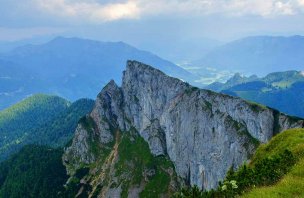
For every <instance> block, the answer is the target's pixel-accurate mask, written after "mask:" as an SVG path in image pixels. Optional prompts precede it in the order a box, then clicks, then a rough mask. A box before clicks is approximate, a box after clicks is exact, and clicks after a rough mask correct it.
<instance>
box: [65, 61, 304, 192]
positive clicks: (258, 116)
mask: <svg viewBox="0 0 304 198" xmlns="http://www.w3.org/2000/svg"><path fill="white" fill-rule="evenodd" d="M89 117H90V118H91V119H92V120H93V122H94V124H93V125H92V126H94V127H93V131H94V136H90V135H88V134H89V133H90V132H89V130H88V129H85V128H84V127H83V126H82V125H81V124H80V125H79V127H78V130H76V134H75V137H74V140H73V143H72V145H71V146H70V147H69V148H68V149H67V152H66V154H65V156H68V157H67V159H70V160H67V161H73V160H71V159H78V162H76V163H75V160H74V161H73V163H75V164H76V165H75V166H77V164H80V163H92V161H94V159H97V158H98V156H97V155H96V154H94V153H92V152H91V151H90V149H86V148H89V146H88V145H89V137H90V138H91V137H94V138H95V140H98V144H100V145H105V144H108V143H110V142H113V140H114V133H113V131H115V130H119V131H122V132H124V131H129V130H131V129H135V130H136V131H137V132H138V134H139V135H140V136H141V137H143V138H144V140H145V141H146V142H147V143H148V144H149V148H150V150H151V152H152V153H153V154H154V155H155V156H158V155H165V156H168V157H169V158H170V160H171V161H172V162H173V164H174V166H175V170H176V173H177V175H178V176H180V177H181V178H183V179H184V181H186V182H187V183H188V184H189V185H198V186H199V187H201V188H205V189H210V188H214V187H216V186H217V184H218V181H220V180H222V179H223V178H224V177H225V174H226V172H227V171H228V169H229V168H230V167H231V166H233V167H238V166H239V165H241V164H242V163H243V162H244V161H247V160H248V159H250V156H251V155H252V154H253V153H254V151H255V149H256V148H257V145H258V144H259V142H267V141H268V140H269V139H270V138H271V137H272V136H273V135H275V134H276V133H279V132H281V131H282V130H285V129H288V128H295V127H298V128H299V127H303V123H304V122H303V120H300V119H294V118H291V117H289V116H286V115H284V114H281V113H279V112H277V111H275V110H273V109H270V108H267V107H264V106H261V105H257V104H252V103H249V102H246V101H244V100H242V99H240V98H234V97H230V96H227V95H223V94H218V93H214V92H211V91H208V90H200V89H198V88H196V87H192V86H190V85H189V84H188V83H185V82H183V81H181V80H179V79H176V78H172V77H169V76H166V75H165V74H164V73H163V72H161V71H159V70H157V69H154V68H153V67H151V66H148V65H145V64H143V63H140V62H137V61H128V62H127V68H126V71H124V73H123V81H122V87H121V88H120V87H118V86H117V85H116V84H115V83H114V81H111V82H110V83H109V84H108V85H107V86H106V87H105V88H104V89H103V90H102V91H101V93H100V94H99V95H98V97H97V99H96V103H95V108H94V109H93V111H92V112H91V114H90V116H89ZM79 137H81V138H79ZM85 156H93V157H91V158H90V160H86V157H85ZM92 159H93V160H92ZM95 161H96V160H95Z"/></svg>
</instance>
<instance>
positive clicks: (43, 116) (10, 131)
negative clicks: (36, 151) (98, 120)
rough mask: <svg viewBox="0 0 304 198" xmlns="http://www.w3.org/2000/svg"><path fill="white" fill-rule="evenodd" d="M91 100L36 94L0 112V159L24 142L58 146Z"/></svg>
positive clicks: (86, 109) (70, 133) (67, 138)
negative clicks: (74, 100)
mask: <svg viewBox="0 0 304 198" xmlns="http://www.w3.org/2000/svg"><path fill="white" fill-rule="evenodd" d="M93 104H94V102H93V101H92V100H88V99H81V100H79V101H76V102H74V103H70V102H69V101H67V100H65V99H63V98H60V97H58V96H49V95H43V94H37V95H34V96H31V97H29V98H27V99H25V100H23V101H21V102H19V103H17V104H15V105H13V106H11V107H10V108H7V109H5V110H3V111H1V112H0V136H1V138H0V161H2V160H3V159H6V158H7V157H8V156H9V155H10V154H12V153H15V152H17V151H19V150H20V148H21V147H22V146H24V145H26V144H32V143H38V144H44V145H49V146H62V145H64V144H65V143H66V142H67V141H68V140H69V139H70V138H71V136H72V134H73V132H74V129H75V128H76V125H77V122H78V120H79V118H80V117H82V116H84V115H85V114H86V113H88V112H90V111H91V109H92V107H93Z"/></svg>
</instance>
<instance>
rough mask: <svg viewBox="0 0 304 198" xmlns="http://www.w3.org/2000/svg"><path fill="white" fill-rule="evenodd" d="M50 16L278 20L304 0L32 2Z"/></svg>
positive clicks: (303, 8) (102, 19)
mask: <svg viewBox="0 0 304 198" xmlns="http://www.w3.org/2000/svg"><path fill="white" fill-rule="evenodd" d="M33 1H35V2H36V5H38V7H39V9H42V10H43V11H46V12H48V13H49V14H53V15H57V16H63V17H68V18H69V19H77V20H79V21H88V20H89V21H91V22H105V21H113V20H119V19H138V18H140V17H144V16H157V15H166V14H175V15H210V14H223V15H228V16H244V15H257V16H262V17H275V16H280V15H295V14H302V13H303V12H304V0H182V1H181V0H126V1H120V2H117V1H113V2H112V3H111V1H108V3H100V1H97V0H78V1H68V0H33Z"/></svg>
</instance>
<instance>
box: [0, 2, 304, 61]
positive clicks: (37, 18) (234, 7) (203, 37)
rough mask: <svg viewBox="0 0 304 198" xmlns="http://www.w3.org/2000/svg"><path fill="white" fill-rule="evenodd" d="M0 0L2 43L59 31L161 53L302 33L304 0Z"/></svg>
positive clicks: (49, 34) (58, 33) (67, 34)
mask: <svg viewBox="0 0 304 198" xmlns="http://www.w3.org/2000/svg"><path fill="white" fill-rule="evenodd" d="M0 4H1V7H0V41H16V40H22V39H29V38H35V37H47V36H56V35H62V36H70V37H71V36H75V37H85V38H92V39H98V40H102V41H124V42H127V43H129V44H131V45H134V46H136V47H140V48H143V49H147V50H152V51H153V50H156V49H158V50H159V51H160V53H162V52H161V50H162V49H163V50H164V51H166V49H165V48H166V46H168V47H170V48H174V47H175V46H185V48H187V46H186V44H189V46H188V48H189V49H190V48H191V47H192V48H195V47H197V48H202V47H201V46H205V48H206V50H207V48H208V47H212V46H215V45H217V44H219V43H223V42H228V41H231V40H234V39H238V38H241V37H246V36H252V35H283V36H288V35H295V34H304V22H303V21H304V0H22V1H20V0H0ZM195 45H196V46H195ZM209 45H210V46H209ZM177 48H178V47H177ZM203 50H204V49H201V51H203ZM177 51H178V50H177ZM172 53H174V52H172ZM176 53H178V52H176ZM172 56H174V55H172ZM192 58H194V57H192Z"/></svg>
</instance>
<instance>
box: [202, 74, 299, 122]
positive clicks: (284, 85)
mask: <svg viewBox="0 0 304 198" xmlns="http://www.w3.org/2000/svg"><path fill="white" fill-rule="evenodd" d="M206 88H207V89H211V90H213V91H217V92H222V93H225V94H228V95H232V96H238V97H241V98H244V99H246V100H251V101H254V102H258V103H261V104H264V105H267V106H270V107H273V108H276V109H278V110H280V111H282V112H285V113H287V114H290V115H295V116H299V117H304V72H302V71H287V72H276V73H270V74H268V75H267V76H265V77H263V78H258V77H257V76H254V75H253V76H250V77H245V76H241V75H240V74H235V75H234V76H233V77H232V78H231V79H230V80H228V81H227V82H226V83H219V82H217V83H213V84H210V85H209V86H207V87H206Z"/></svg>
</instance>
